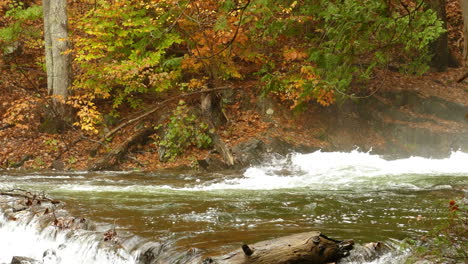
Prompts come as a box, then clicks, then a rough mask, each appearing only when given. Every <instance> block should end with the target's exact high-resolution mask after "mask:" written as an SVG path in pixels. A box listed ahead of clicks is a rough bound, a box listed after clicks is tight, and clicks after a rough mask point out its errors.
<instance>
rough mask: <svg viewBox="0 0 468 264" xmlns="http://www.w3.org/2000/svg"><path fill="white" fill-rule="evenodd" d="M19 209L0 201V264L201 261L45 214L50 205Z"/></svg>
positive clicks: (12, 201)
mask: <svg viewBox="0 0 468 264" xmlns="http://www.w3.org/2000/svg"><path fill="white" fill-rule="evenodd" d="M22 203H23V202H22V199H17V198H12V197H8V196H5V197H4V196H0V264H10V262H11V260H12V258H13V257H14V256H20V257H28V258H32V259H34V260H38V261H39V262H40V263H43V264H110V263H111V264H134V263H135V264H146V263H174V264H175V263H191V262H196V261H198V260H199V259H200V257H201V254H200V251H198V250H189V251H184V250H178V249H177V248H175V247H174V246H173V242H174V241H172V242H171V241H169V242H167V243H158V242H151V241H148V240H146V239H142V238H140V237H138V236H135V235H133V234H129V233H125V232H122V233H121V232H120V231H118V230H117V231H116V230H115V229H114V227H113V226H111V225H108V224H95V223H92V222H89V220H86V219H79V218H73V217H71V216H70V215H69V214H68V212H67V211H65V210H63V209H57V210H56V209H51V208H54V207H53V205H51V204H50V203H47V204H46V203H45V202H42V203H41V204H39V203H37V204H36V205H32V206H30V207H24V206H23V207H21V206H18V204H22ZM45 208H48V209H45ZM50 210H54V212H51V211H50ZM15 211H16V212H15ZM44 211H46V212H48V213H44ZM155 261H156V262H155ZM157 261H160V262H157ZM197 263H198V262H197Z"/></svg>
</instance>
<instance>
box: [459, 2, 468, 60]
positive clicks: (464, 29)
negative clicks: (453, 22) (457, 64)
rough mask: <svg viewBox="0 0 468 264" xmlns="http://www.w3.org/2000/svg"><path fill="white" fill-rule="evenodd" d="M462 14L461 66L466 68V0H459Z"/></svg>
mask: <svg viewBox="0 0 468 264" xmlns="http://www.w3.org/2000/svg"><path fill="white" fill-rule="evenodd" d="M460 6H461V9H462V14H463V39H464V42H463V66H465V67H468V0H460Z"/></svg>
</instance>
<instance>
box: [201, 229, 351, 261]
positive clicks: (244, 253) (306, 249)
mask: <svg viewBox="0 0 468 264" xmlns="http://www.w3.org/2000/svg"><path fill="white" fill-rule="evenodd" d="M353 245H354V242H353V241H352V240H347V241H338V240H334V239H331V238H328V237H327V236H325V235H322V234H321V233H320V232H318V231H312V232H306V233H299V234H294V235H290V236H286V237H281V238H277V239H272V240H267V241H262V242H258V243H255V244H252V245H246V244H244V245H243V246H242V247H241V248H240V249H238V250H235V251H232V252H230V253H228V254H225V255H223V256H220V257H209V258H207V259H205V260H204V261H203V264H209V263H212V264H304V263H308V264H322V263H333V262H336V261H338V260H339V259H341V258H343V257H346V256H348V255H349V251H350V250H351V249H353Z"/></svg>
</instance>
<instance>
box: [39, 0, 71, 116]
mask: <svg viewBox="0 0 468 264" xmlns="http://www.w3.org/2000/svg"><path fill="white" fill-rule="evenodd" d="M43 8H44V39H45V45H46V47H45V51H46V66H47V89H48V91H49V93H51V94H52V95H53V96H54V99H53V100H54V105H55V107H56V110H57V112H58V114H59V115H60V117H61V118H62V119H65V118H66V117H67V115H68V113H67V111H66V106H65V104H64V102H65V100H66V99H67V97H68V88H69V87H70V85H71V57H70V54H69V52H68V50H69V48H70V45H69V41H68V16H67V1H66V0H53V1H51V0H43Z"/></svg>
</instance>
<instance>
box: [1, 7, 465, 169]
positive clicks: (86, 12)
mask: <svg viewBox="0 0 468 264" xmlns="http://www.w3.org/2000/svg"><path fill="white" fill-rule="evenodd" d="M465 2H466V1H460V2H458V1H454V0H452V1H445V0H431V1H412V0H405V1H400V0H398V1H396V0H385V1H384V0H382V1H358V0H346V1H321V0H303V1H289V0H288V1H276V0H271V1H266V0H249V1H240V0H224V1H197V0H190V1H165V0H145V1H130V0H118V1H98V0H93V1H91V0H90V1H86V0H82V1H65V0H61V1H42V2H41V1H30V0H24V1H20V0H4V1H1V2H0V12H1V13H2V16H1V20H0V48H1V50H2V53H3V56H2V57H1V66H0V70H1V71H2V73H1V80H0V89H1V90H2V95H1V98H0V99H1V102H2V103H1V104H0V115H1V116H2V119H1V123H0V133H1V138H2V140H3V142H2V145H3V147H2V149H1V150H0V154H1V155H0V159H1V160H0V166H1V167H2V168H19V167H22V168H23V167H24V168H33V169H41V168H57V169H64V168H67V169H86V168H88V169H95V170H99V169H106V168H123V169H131V168H134V169H135V168H138V169H141V170H152V169H155V168H164V167H177V166H180V165H187V166H191V167H199V166H200V161H201V163H203V160H204V159H206V157H208V156H209V157H213V158H214V159H217V160H220V163H221V164H222V165H223V166H225V167H232V166H235V165H236V164H242V163H243V162H242V158H241V157H239V156H240V155H236V153H234V152H235V150H234V149H235V148H236V146H238V145H239V144H241V143H242V142H246V141H248V140H249V139H251V138H258V137H262V136H263V137H265V135H268V137H269V138H271V137H273V138H278V137H279V138H281V139H282V140H283V141H288V144H290V145H298V144H299V145H300V144H302V145H309V146H310V145H314V146H315V147H317V146H320V147H322V148H324V147H325V148H326V146H329V145H330V144H328V143H327V142H326V141H327V140H324V139H327V138H329V135H328V132H327V130H329V129H325V128H323V125H318V126H317V127H314V128H313V131H309V132H310V133H309V132H308V133H309V134H312V135H313V136H312V137H309V138H311V139H310V140H309V142H296V141H295V140H294V138H296V137H295V133H296V134H297V133H300V132H301V131H300V130H301V129H302V131H305V130H306V129H305V128H304V127H302V126H301V123H302V122H304V120H302V121H301V119H300V118H298V116H301V115H304V113H305V112H307V111H311V110H310V109H319V110H318V112H317V111H316V110H312V112H314V111H315V112H314V115H317V116H319V118H320V116H321V115H322V114H321V113H320V111H322V112H323V111H327V110H326V109H327V108H330V109H335V108H338V109H337V110H333V111H335V112H337V113H346V111H347V110H346V109H343V108H340V106H341V105H343V104H346V102H348V101H353V102H355V101H361V102H366V101H369V100H368V99H369V98H373V97H375V96H374V95H377V96H378V95H379V94H381V93H382V90H385V89H386V88H389V87H390V88H391V87H392V86H393V85H394V84H393V83H392V81H389V80H388V79H391V78H393V79H395V78H408V80H423V82H426V80H434V79H436V80H437V79H440V78H441V77H440V76H431V74H438V72H442V73H446V74H445V75H444V76H443V77H442V78H446V79H451V80H455V79H457V80H458V79H459V82H463V74H464V72H463V70H462V69H463V68H462V66H463V65H465V64H466V62H467V55H466V47H467V44H466V43H467V42H466V38H465V37H464V36H465V35H464V34H467V29H466V25H465V26H464V24H463V15H464V17H465V18H466V16H467V14H466V13H467V12H468V11H467V12H465V13H463V14H462V7H461V6H460V3H462V4H466V3H465ZM463 10H466V6H463ZM464 49H465V51H464ZM449 67H450V68H449ZM389 76H398V77H389ZM388 77H389V78H388ZM421 78H423V79H421ZM424 78H426V79H424ZM402 82H406V81H402ZM457 84H458V83H457V82H455V81H453V82H451V85H457ZM382 87H383V88H382ZM381 88H382V89H381ZM437 89H438V90H439V91H438V93H439V94H440V93H441V92H440V90H443V88H437ZM462 89H463V88H462ZM423 90H426V89H423ZM427 90H429V89H427ZM464 91H465V92H466V89H465V90H464ZM433 92H437V91H433ZM442 93H444V92H443V91H442ZM465 95H466V94H465ZM444 96H449V97H450V96H452V97H455V98H454V99H453V98H452V101H453V100H455V101H457V100H458V101H457V102H459V103H464V101H463V100H464V99H463V97H464V96H463V90H462V92H461V95H460V93H459V94H456V93H454V92H453V91H452V92H446V93H445V94H444ZM273 106H277V108H275V107H273ZM259 108H260V109H262V110H259ZM324 109H325V110H324ZM275 110H276V112H275ZM323 116H325V115H323ZM327 118H328V117H327ZM272 120H274V121H272ZM306 122H307V123H309V122H316V121H314V120H307V121H306ZM317 122H318V121H317ZM294 127H297V128H298V129H297V130H295V131H294V132H290V133H289V132H288V131H290V130H294ZM272 131H273V132H272ZM270 134H274V136H271V135H270ZM369 137H370V136H369ZM373 140H374V142H373V143H371V142H369V143H367V145H369V146H370V145H374V146H376V145H379V144H381V143H379V141H382V140H385V139H375V138H374V139H373ZM320 142H321V143H320ZM332 143H333V142H332ZM338 148H339V147H338ZM239 151H240V152H242V149H240V150H239ZM239 151H238V152H239ZM201 165H203V164H201Z"/></svg>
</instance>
